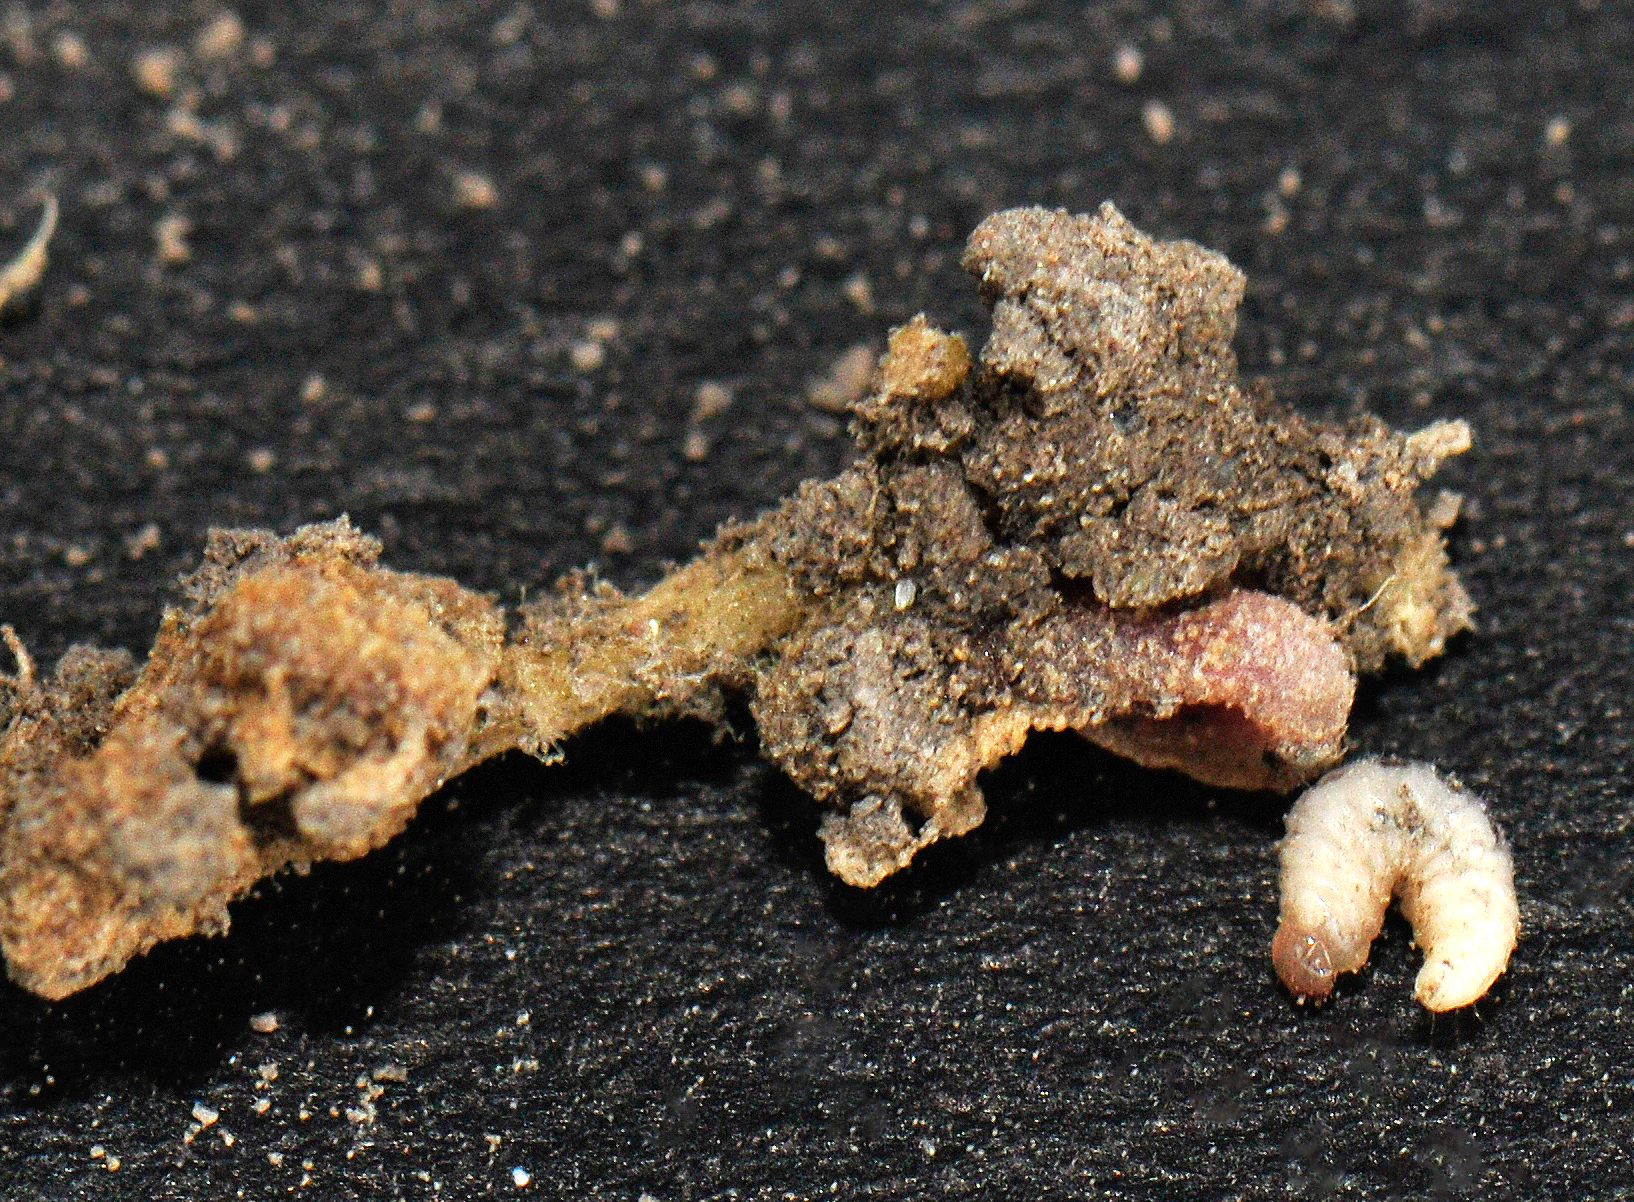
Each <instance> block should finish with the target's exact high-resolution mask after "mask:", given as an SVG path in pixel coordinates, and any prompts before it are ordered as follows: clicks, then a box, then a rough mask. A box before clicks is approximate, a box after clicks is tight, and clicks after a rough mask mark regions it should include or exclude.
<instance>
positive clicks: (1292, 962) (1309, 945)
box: [1271, 922, 1336, 1006]
mask: <svg viewBox="0 0 1634 1202" xmlns="http://www.w3.org/2000/svg"><path fill="white" fill-rule="evenodd" d="M1271 963H1272V964H1274V965H1275V966H1276V970H1277V976H1279V977H1281V978H1282V983H1283V984H1284V985H1286V986H1287V987H1288V992H1289V993H1291V994H1293V995H1294V998H1295V999H1296V1000H1297V1001H1299V1002H1302V1003H1303V1002H1311V1003H1313V1004H1315V1005H1318V1006H1320V1005H1321V1004H1322V1003H1323V1002H1325V1001H1327V1000H1328V996H1329V995H1330V994H1331V993H1332V992H1333V979H1334V976H1335V975H1336V974H1335V972H1334V967H1333V954H1332V952H1331V951H1329V949H1328V945H1327V944H1326V943H1325V942H1324V941H1323V939H1322V937H1321V933H1320V929H1319V928H1318V929H1316V930H1313V929H1310V928H1306V927H1300V926H1296V925H1294V924H1293V923H1289V922H1284V923H1282V924H1281V925H1280V926H1279V927H1277V933H1276V935H1275V937H1273V938H1272V940H1271Z"/></svg>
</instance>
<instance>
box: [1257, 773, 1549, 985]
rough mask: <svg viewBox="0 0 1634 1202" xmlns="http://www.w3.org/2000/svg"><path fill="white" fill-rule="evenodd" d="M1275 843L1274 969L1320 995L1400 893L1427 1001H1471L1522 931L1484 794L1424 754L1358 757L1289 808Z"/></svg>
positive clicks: (1358, 962)
mask: <svg viewBox="0 0 1634 1202" xmlns="http://www.w3.org/2000/svg"><path fill="white" fill-rule="evenodd" d="M1287 829H1288V834H1287V837H1286V838H1284V839H1283V841H1282V843H1281V846H1280V848H1279V852H1280V856H1281V861H1282V872H1281V881H1280V888H1281V893H1282V915H1281V924H1280V925H1279V926H1278V928H1277V933H1276V938H1275V939H1274V940H1273V941H1272V944H1271V957H1272V960H1273V962H1274V963H1275V965H1276V970H1277V975H1278V976H1280V977H1281V978H1282V981H1283V984H1285V985H1286V986H1287V987H1288V989H1289V990H1290V991H1291V992H1292V993H1293V994H1294V996H1295V997H1297V998H1298V999H1299V1000H1300V1001H1302V1002H1303V1001H1306V1000H1310V1001H1313V1002H1317V1003H1320V1002H1322V1001H1324V1000H1326V999H1327V997H1328V995H1329V994H1330V993H1331V992H1332V991H1333V982H1334V978H1335V977H1336V976H1337V975H1338V974H1339V973H1342V972H1354V971H1356V970H1357V969H1359V968H1361V967H1362V965H1364V964H1365V963H1367V954H1368V948H1369V947H1370V945H1371V944H1372V942H1373V940H1374V938H1375V937H1376V936H1377V935H1378V933H1379V929H1380V927H1381V926H1383V924H1384V913H1385V910H1386V909H1387V908H1388V907H1389V905H1390V900H1391V898H1392V897H1394V898H1395V899H1396V900H1397V901H1398V902H1399V903H1400V905H1401V912H1402V914H1403V916H1404V917H1406V919H1407V921H1408V922H1409V923H1411V924H1412V927H1413V937H1414V940H1415V942H1416V943H1417V944H1418V945H1419V946H1420V947H1422V948H1423V950H1424V967H1423V968H1422V969H1421V970H1420V971H1419V974H1418V981H1417V983H1416V986H1415V988H1414V996H1415V997H1417V998H1418V1000H1419V1001H1420V1002H1421V1003H1423V1004H1424V1006H1425V1007H1427V1008H1428V1009H1430V1010H1454V1009H1457V1008H1458V1007H1460V1006H1467V1005H1469V1004H1470V1003H1472V1002H1474V1001H1476V1000H1477V999H1478V998H1480V997H1481V995H1482V994H1484V993H1486V991H1487V989H1488V988H1490V987H1491V985H1492V982H1493V981H1495V980H1497V978H1498V975H1499V974H1500V973H1501V972H1503V970H1504V968H1505V967H1506V966H1507V965H1508V963H1509V954H1510V952H1512V951H1514V949H1515V941H1516V937H1517V936H1518V934H1519V931H1520V911H1519V909H1518V908H1517V906H1516V902H1515V880H1514V867H1513V864H1512V863H1511V860H1510V856H1509V848H1508V846H1507V844H1506V843H1505V841H1504V837H1503V835H1502V834H1501V833H1499V831H1498V829H1497V827H1496V826H1494V825H1493V822H1492V820H1491V818H1489V817H1488V816H1487V812H1486V808H1485V807H1484V806H1483V805H1482V804H1481V800H1480V798H1478V797H1477V796H1476V795H1475V794H1473V793H1470V792H1468V791H1467V790H1465V789H1463V788H1462V787H1460V786H1458V785H1456V784H1449V783H1448V782H1447V781H1444V780H1443V779H1442V778H1441V777H1439V776H1437V775H1436V773H1435V770H1434V769H1433V768H1431V767H1430V766H1429V765H1427V764H1399V765H1392V764H1385V763H1381V762H1380V761H1378V760H1361V761H1358V762H1356V763H1353V764H1349V765H1347V766H1346V767H1343V768H1339V769H1336V770H1335V771H1333V772H1330V773H1328V774H1327V775H1326V776H1324V777H1323V778H1322V779H1321V780H1319V781H1318V782H1317V783H1316V784H1315V785H1313V786H1312V787H1311V788H1310V789H1309V790H1308V791H1307V792H1306V793H1305V794H1304V796H1302V797H1301V798H1300V799H1299V800H1298V801H1297V802H1295V803H1294V807H1293V809H1292V810H1290V811H1289V813H1288V818H1287Z"/></svg>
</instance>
